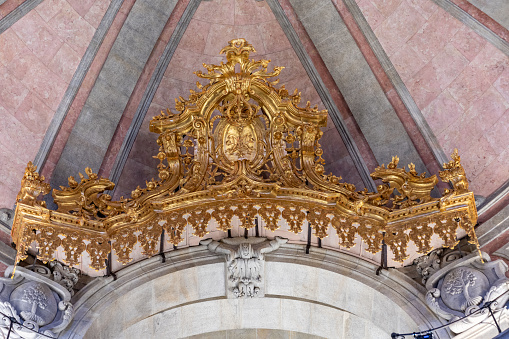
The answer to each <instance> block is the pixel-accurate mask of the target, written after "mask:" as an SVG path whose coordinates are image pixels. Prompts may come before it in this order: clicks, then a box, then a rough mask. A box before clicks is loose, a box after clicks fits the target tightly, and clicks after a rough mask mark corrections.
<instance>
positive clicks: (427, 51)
mask: <svg viewBox="0 0 509 339" xmlns="http://www.w3.org/2000/svg"><path fill="white" fill-rule="evenodd" d="M460 27H461V23H460V22H459V21H458V20H456V19H455V18H454V17H452V16H451V15H449V13H447V12H446V11H444V10H443V9H441V8H440V9H438V10H437V11H436V12H435V13H434V14H433V15H432V16H431V17H430V18H429V20H428V21H426V22H425V23H424V24H423V25H422V27H420V28H419V30H418V31H417V33H416V34H415V35H414V36H413V37H412V38H411V39H410V40H409V41H408V44H409V45H410V46H411V47H412V48H413V49H414V50H415V51H416V52H417V54H418V55H419V57H420V58H421V60H423V61H424V62H428V61H430V60H431V59H433V58H434V57H435V56H436V55H437V54H438V53H439V52H440V51H441V50H442V49H443V48H444V47H445V45H447V43H448V42H449V41H450V40H451V38H452V37H453V36H454V34H456V32H457V31H458V30H459V29H460Z"/></svg>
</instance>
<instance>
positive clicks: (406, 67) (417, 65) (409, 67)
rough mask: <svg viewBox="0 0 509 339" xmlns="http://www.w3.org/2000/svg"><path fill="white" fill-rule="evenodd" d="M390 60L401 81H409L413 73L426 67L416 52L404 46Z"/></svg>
mask: <svg viewBox="0 0 509 339" xmlns="http://www.w3.org/2000/svg"><path fill="white" fill-rule="evenodd" d="M391 59H392V62H393V64H394V67H395V68H396V70H397V71H398V73H399V75H400V76H401V79H402V80H403V81H408V80H410V79H411V78H412V77H413V76H414V75H415V73H417V72H418V71H419V70H421V69H422V67H423V66H424V65H426V63H425V62H424V61H422V60H421V59H420V58H419V56H418V55H417V52H416V51H415V50H414V49H413V48H412V47H410V46H409V45H405V46H404V47H403V48H401V49H400V50H398V51H397V52H396V53H394V54H393V55H392V58H391Z"/></svg>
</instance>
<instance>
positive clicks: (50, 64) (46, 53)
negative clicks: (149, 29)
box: [0, 0, 109, 208]
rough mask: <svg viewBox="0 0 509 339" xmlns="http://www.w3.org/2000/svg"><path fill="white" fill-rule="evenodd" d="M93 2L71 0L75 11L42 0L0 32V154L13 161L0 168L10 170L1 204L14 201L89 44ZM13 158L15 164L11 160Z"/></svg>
mask: <svg viewBox="0 0 509 339" xmlns="http://www.w3.org/2000/svg"><path fill="white" fill-rule="evenodd" d="M101 1H102V0H97V1H96V2H101ZM103 2H104V3H109V1H103ZM94 4H95V2H94V1H92V0H90V1H86V3H85V2H79V1H74V5H75V6H76V7H78V8H79V13H78V12H77V11H76V10H75V9H74V8H73V7H72V6H71V5H70V4H69V3H68V2H67V1H64V0H45V1H43V2H42V3H41V4H40V5H38V6H37V7H36V8H35V9H34V10H33V11H31V12H30V13H28V14H26V15H25V16H23V17H22V18H21V19H20V20H18V21H17V22H16V23H15V24H13V25H12V26H11V27H10V28H9V29H7V30H6V31H5V32H3V33H2V34H1V35H0V83H1V85H0V105H2V106H1V109H0V116H2V119H3V122H4V125H3V127H4V128H3V129H2V131H3V133H2V136H1V138H0V146H1V152H0V153H1V155H2V157H4V156H6V154H7V155H9V157H11V160H10V161H9V163H10V164H12V166H11V165H10V166H2V167H4V168H8V169H9V170H8V171H7V172H6V173H2V188H3V192H6V193H5V194H4V193H2V195H0V196H1V198H0V207H8V208H11V207H12V205H13V204H14V198H15V195H12V194H11V193H12V192H17V191H18V190H19V185H20V180H21V177H22V176H23V172H24V168H25V167H26V163H27V162H28V161H30V160H33V158H34V157H35V154H36V153H37V151H38V149H39V147H40V143H41V141H42V139H43V137H44V134H45V132H46V129H47V128H48V126H49V124H50V122H51V119H52V118H53V115H54V112H55V110H56V109H57V107H58V105H59V104H60V101H61V100H62V96H63V94H64V93H65V91H66V89H67V86H68V84H69V82H70V80H71V78H72V76H73V74H74V72H75V71H76V68H77V66H78V64H79V62H80V59H81V58H82V56H83V53H84V52H85V49H86V48H87V46H88V44H89V43H90V40H91V38H92V36H93V34H94V32H95V28H94V27H93V26H92V25H91V24H90V23H88V22H87V21H86V20H85V19H83V17H82V15H85V14H87V13H88V12H89V11H90V9H91V8H93V6H94ZM88 5H90V7H88ZM86 7H88V10H86ZM100 8H101V11H102V13H101V11H97V13H96V16H97V17H100V18H102V15H104V12H105V11H106V9H107V6H106V7H105V6H101V7H100ZM85 12H86V13H85ZM80 13H81V14H80ZM13 154H14V155H15V156H13ZM14 158H15V159H16V160H15V161H17V162H19V163H16V164H13V161H14V160H13V159H14ZM2 163H6V161H2ZM9 192H11V193H9Z"/></svg>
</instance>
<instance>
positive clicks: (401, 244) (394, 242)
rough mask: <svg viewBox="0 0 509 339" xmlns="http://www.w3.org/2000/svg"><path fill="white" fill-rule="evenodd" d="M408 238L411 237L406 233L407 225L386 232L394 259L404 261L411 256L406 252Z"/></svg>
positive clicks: (387, 241)
mask: <svg viewBox="0 0 509 339" xmlns="http://www.w3.org/2000/svg"><path fill="white" fill-rule="evenodd" d="M408 240H409V237H408V234H406V233H405V227H398V228H393V229H392V230H391V231H389V232H388V233H386V234H385V242H386V244H387V245H389V247H390V249H391V251H392V253H394V258H393V259H394V261H399V262H403V261H405V260H406V259H407V258H408V257H409V255H408V254H407V253H406V248H407V246H408Z"/></svg>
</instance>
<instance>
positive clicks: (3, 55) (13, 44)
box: [0, 29, 28, 66]
mask: <svg viewBox="0 0 509 339" xmlns="http://www.w3.org/2000/svg"><path fill="white" fill-rule="evenodd" d="M0 46H1V48H0V64H2V65H4V66H6V65H7V64H8V63H10V62H11V61H12V60H13V59H14V58H15V57H16V55H18V54H19V53H21V52H22V51H23V50H24V49H25V50H28V48H27V47H26V46H25V44H24V43H23V42H22V41H21V39H20V38H19V37H18V35H17V34H16V33H15V32H14V31H13V30H12V29H8V30H6V31H5V32H4V33H2V34H1V35H0Z"/></svg>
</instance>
